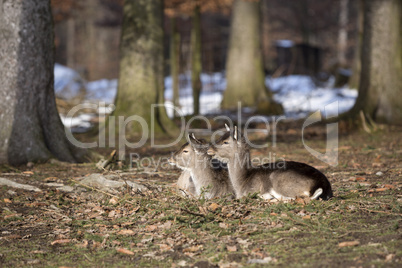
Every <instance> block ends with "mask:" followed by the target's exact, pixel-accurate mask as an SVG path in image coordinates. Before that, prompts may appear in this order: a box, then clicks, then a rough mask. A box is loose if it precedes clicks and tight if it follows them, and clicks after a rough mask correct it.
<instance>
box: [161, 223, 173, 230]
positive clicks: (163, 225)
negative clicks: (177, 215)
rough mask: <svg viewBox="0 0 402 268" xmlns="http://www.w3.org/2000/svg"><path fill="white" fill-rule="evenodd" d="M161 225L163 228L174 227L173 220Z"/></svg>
mask: <svg viewBox="0 0 402 268" xmlns="http://www.w3.org/2000/svg"><path fill="white" fill-rule="evenodd" d="M160 227H161V228H162V229H165V230H169V229H170V228H171V227H172V222H171V221H167V222H165V223H164V224H162V225H160Z"/></svg>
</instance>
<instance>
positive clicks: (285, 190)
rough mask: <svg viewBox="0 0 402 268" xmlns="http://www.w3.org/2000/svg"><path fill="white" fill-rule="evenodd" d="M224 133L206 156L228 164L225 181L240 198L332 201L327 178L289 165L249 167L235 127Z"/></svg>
mask: <svg viewBox="0 0 402 268" xmlns="http://www.w3.org/2000/svg"><path fill="white" fill-rule="evenodd" d="M226 128H227V130H228V131H227V132H226V133H225V134H224V135H223V136H222V137H221V138H219V139H218V140H217V142H216V143H215V144H214V145H212V146H210V147H209V149H208V152H207V153H208V154H209V155H211V156H214V157H216V158H217V159H219V160H221V161H224V160H223V159H225V160H226V161H227V164H228V170H229V178H230V181H231V182H232V185H233V188H234V190H235V193H236V198H241V197H243V196H245V195H247V194H249V193H256V192H258V193H260V194H261V197H262V198H264V199H273V198H276V199H279V200H286V199H295V198H296V197H303V196H305V197H310V198H311V199H317V198H321V199H324V200H327V199H329V198H331V197H332V189H331V184H330V183H329V181H328V179H327V177H326V176H325V175H324V174H322V173H321V172H320V171H318V170H317V169H315V168H314V167H312V166H309V165H307V164H304V163H299V162H293V161H278V162H274V163H267V164H264V165H259V166H256V167H253V166H252V163H251V160H250V151H249V147H248V144H247V143H246V141H245V139H244V138H240V137H239V133H238V131H237V127H235V128H234V131H230V129H229V128H228V126H227V125H226Z"/></svg>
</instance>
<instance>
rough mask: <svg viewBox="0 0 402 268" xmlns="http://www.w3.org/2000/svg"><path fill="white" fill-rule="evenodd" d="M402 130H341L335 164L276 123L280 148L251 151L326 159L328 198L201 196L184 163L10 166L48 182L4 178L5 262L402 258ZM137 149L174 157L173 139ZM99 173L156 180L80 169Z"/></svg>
mask: <svg viewBox="0 0 402 268" xmlns="http://www.w3.org/2000/svg"><path fill="white" fill-rule="evenodd" d="M322 132H323V131H322V129H321V130H317V131H316V130H314V129H313V130H312V131H310V133H309V138H308V141H307V143H308V145H309V146H310V147H311V148H318V149H320V150H321V151H325V145H326V142H325V139H324V136H323V135H322ZM401 133H402V128H401V127H386V128H385V129H383V130H381V131H377V132H375V133H372V134H367V133H365V132H353V133H349V134H345V133H343V134H342V135H341V136H340V140H339V164H338V166H336V167H332V166H329V165H327V164H325V163H323V162H321V161H319V160H318V159H316V158H315V157H314V156H312V155H311V154H310V153H309V152H308V151H307V150H306V149H305V148H304V146H303V144H302V142H301V138H300V133H299V131H297V130H295V129H293V128H292V126H290V127H286V128H284V129H282V130H281V132H278V139H277V142H278V143H277V146H276V147H275V148H273V147H272V146H271V147H268V148H267V149H261V150H253V151H252V154H253V155H254V156H261V157H262V156H266V155H268V154H269V153H275V154H276V157H278V158H285V159H286V160H294V161H301V162H305V163H308V164H310V165H313V166H315V167H317V168H318V169H320V170H321V171H322V172H323V173H324V174H326V176H327V177H328V179H329V181H330V182H331V183H332V188H333V191H334V198H332V199H331V200H329V201H321V200H313V201H310V200H305V199H298V200H296V201H292V202H289V203H283V202H278V203H272V202H269V201H264V200H261V199H259V198H258V197H257V195H250V196H248V197H246V198H242V199H240V200H235V201H227V200H225V199H213V200H205V199H203V198H200V199H191V198H187V197H184V196H182V195H181V194H180V193H178V192H177V191H176V189H175V185H174V184H175V182H176V180H177V178H178V176H179V174H180V171H179V170H176V169H159V170H155V169H154V168H152V167H149V168H143V169H141V168H140V169H127V168H123V169H122V170H115V171H103V172H101V171H99V170H98V169H97V168H96V167H95V164H94V163H91V164H65V163H58V162H52V163H47V164H36V165H33V166H30V167H26V166H24V167H18V168H15V167H9V166H2V167H0V178H5V179H9V180H13V181H15V182H18V183H22V184H29V185H33V186H35V187H38V188H39V189H40V190H41V191H40V192H39V191H38V192H34V191H26V190H23V189H16V188H11V187H8V186H0V207H1V210H0V266H2V267H22V266H41V267H42V266H46V267H60V266H64V267H124V266H149V267H171V266H173V267H182V266H183V267H184V266H187V267H195V266H196V267H217V266H219V267H241V266H247V267H250V266H251V267H259V266H266V265H269V266H282V267H288V266H292V267H301V266H308V267H317V266H320V267H322V266H324V267H326V266H331V267H352V266H353V267H372V266H375V267H377V266H378V267H382V266H387V267H401V265H402V222H401V219H402V217H401V216H402V208H401V207H402V191H401V188H402V146H401V144H402V140H401V139H402V135H401ZM285 141H286V142H285ZM175 148H176V149H177V148H178V147H175ZM175 148H170V150H174V149H175ZM110 151H111V149H110V150H103V151H99V152H100V153H101V154H104V155H105V156H107V153H110ZM128 152H135V150H132V151H128ZM138 153H143V154H144V156H147V157H151V156H152V157H154V158H158V157H168V156H169V150H163V151H162V150H160V151H158V150H150V149H149V147H144V148H142V149H141V150H140V151H138ZM93 173H102V174H104V175H107V174H109V175H110V174H111V175H115V176H118V177H119V178H120V179H123V180H128V181H134V182H137V183H140V184H142V185H145V186H146V190H143V191H141V192H139V191H132V190H131V189H130V188H129V187H128V186H127V187H123V190H120V191H118V192H109V191H107V190H104V189H103V190H101V189H97V188H95V187H91V186H85V187H84V186H83V185H82V184H81V183H80V180H79V179H78V178H80V177H85V176H88V175H89V174H93ZM63 185H64V186H71V187H67V189H64V190H63V188H59V187H60V186H63ZM71 189H73V190H72V191H70V190H71Z"/></svg>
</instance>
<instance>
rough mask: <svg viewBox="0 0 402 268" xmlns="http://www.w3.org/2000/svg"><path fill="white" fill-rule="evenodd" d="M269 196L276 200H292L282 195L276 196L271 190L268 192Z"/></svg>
mask: <svg viewBox="0 0 402 268" xmlns="http://www.w3.org/2000/svg"><path fill="white" fill-rule="evenodd" d="M270 194H271V195H272V196H273V197H275V198H276V199H278V200H291V199H293V198H291V197H287V196H283V195H281V194H278V193H277V192H276V191H275V190H274V189H272V190H271V191H270Z"/></svg>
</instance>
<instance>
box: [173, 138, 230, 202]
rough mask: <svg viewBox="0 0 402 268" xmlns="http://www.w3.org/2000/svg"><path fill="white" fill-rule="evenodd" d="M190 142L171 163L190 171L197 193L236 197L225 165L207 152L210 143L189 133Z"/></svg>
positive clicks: (174, 156) (206, 195)
mask: <svg viewBox="0 0 402 268" xmlns="http://www.w3.org/2000/svg"><path fill="white" fill-rule="evenodd" d="M189 140H190V142H189V143H186V144H184V145H183V146H182V147H181V148H180V149H179V150H178V151H177V152H175V153H174V154H173V156H172V157H171V158H170V159H169V163H170V164H171V165H176V166H177V167H179V168H181V169H183V170H184V171H188V172H190V174H191V178H192V180H193V182H194V187H195V194H196V195H197V196H200V195H202V194H204V196H205V198H208V199H210V198H214V197H225V196H226V197H228V198H232V197H234V190H233V187H232V185H231V183H230V181H229V176H228V170H227V168H226V167H225V165H224V164H223V163H221V162H219V161H217V160H216V159H214V160H213V159H212V157H211V156H209V155H208V154H207V150H208V146H209V145H208V143H206V142H205V141H204V140H197V139H196V138H195V137H194V135H189Z"/></svg>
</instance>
